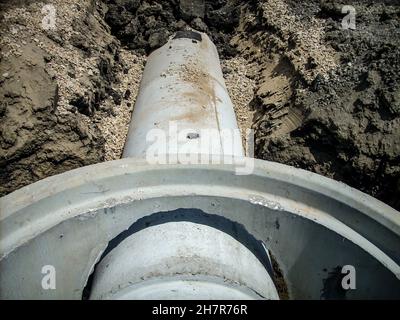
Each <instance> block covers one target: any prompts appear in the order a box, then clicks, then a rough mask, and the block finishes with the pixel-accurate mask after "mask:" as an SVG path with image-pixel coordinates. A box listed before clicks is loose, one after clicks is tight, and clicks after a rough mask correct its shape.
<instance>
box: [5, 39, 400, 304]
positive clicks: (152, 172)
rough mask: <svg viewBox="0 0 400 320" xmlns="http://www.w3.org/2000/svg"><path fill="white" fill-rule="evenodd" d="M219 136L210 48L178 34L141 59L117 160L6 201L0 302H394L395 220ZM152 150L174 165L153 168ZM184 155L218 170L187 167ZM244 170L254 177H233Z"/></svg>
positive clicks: (220, 102)
mask: <svg viewBox="0 0 400 320" xmlns="http://www.w3.org/2000/svg"><path fill="white" fill-rule="evenodd" d="M190 66H194V67H193V69H191V67H190ZM191 70H192V71H193V70H195V72H194V74H195V75H196V76H197V77H199V75H201V76H200V79H198V78H197V80H201V81H197V80H196V81H192V79H193V78H191V77H190V75H193V72H192V71H191ZM171 122H173V123H175V125H176V126H177V127H178V130H181V129H182V130H183V131H184V132H185V134H184V135H182V136H181V137H177V136H176V135H175V133H174V132H172V133H171V130H170V128H171ZM225 129H226V130H233V131H235V130H237V124H236V120H235V116H234V112H233V108H232V103H231V101H230V99H229V96H228V94H227V91H226V88H225V85H224V82H223V78H222V74H221V71H220V66H219V62H218V56H217V53H216V50H215V47H214V45H212V43H211V41H210V40H209V39H208V37H207V36H206V35H204V34H199V33H196V32H185V33H178V34H177V36H176V37H175V39H171V40H170V42H169V43H168V44H167V45H166V46H165V47H163V48H161V49H159V50H157V51H155V52H154V53H153V54H152V55H151V56H150V58H149V62H148V65H147V66H146V69H145V73H144V77H143V81H142V84H141V88H140V93H139V96H138V100H137V103H136V105H135V111H134V114H133V118H132V124H131V127H130V130H129V134H128V140H127V142H126V146H125V151H124V157H125V159H122V160H118V161H112V162H107V163H101V164H96V165H92V166H88V167H84V168H80V169H76V170H72V171H70V172H66V173H64V174H61V175H57V176H53V177H49V178H47V179H44V180H42V181H39V182H36V183H34V184H32V185H29V186H26V187H24V188H22V189H20V190H17V191H15V192H13V193H11V194H9V195H7V196H5V197H3V198H1V199H0V275H1V276H0V298H2V299H82V298H84V299H86V298H91V299H179V298H185V299H279V298H290V299H360V298H364V299H383V298H389V299H398V298H400V280H399V279H400V213H399V212H397V211H395V210H394V209H392V208H390V207H389V206H387V205H385V204H383V203H382V202H380V201H378V200H376V199H374V198H372V197H370V196H368V195H366V194H363V193H361V192H360V191H357V190H355V189H352V188H350V187H348V186H346V185H344V184H342V183H339V182H336V181H333V180H330V179H327V178H325V177H322V176H319V175H317V174H313V173H310V172H307V171H304V170H300V169H296V168H292V167H289V166H285V165H281V164H277V163H272V162H268V161H261V160H256V159H251V158H245V157H243V149H242V145H241V143H239V142H240V139H239V140H235V139H232V136H231V137H228V136H227V135H226V134H225V133H224V130H225ZM153 130H156V131H155V132H156V135H153V136H151V134H150V139H149V132H152V133H154V131H153ZM157 130H158V131H157ZM202 130H203V131H204V132H208V131H213V132H216V133H217V135H216V138H215V141H216V142H217V143H215V144H212V145H211V147H210V145H209V144H208V143H207V141H205V140H206V136H205V135H203V131H202ZM207 130H208V131H207ZM157 134H159V136H158V137H159V138H160V137H161V135H162V134H164V135H165V136H164V138H165V139H161V140H158V139H153V140H152V139H151V138H152V137H153V138H154V137H157ZM215 141H214V142H215ZM199 142H201V143H199ZM203 145H205V146H207V148H204V146H203ZM225 145H228V146H230V147H228V148H225ZM181 148H183V149H181ZM149 149H150V150H152V151H151V152H149ZM154 151H156V153H157V154H158V155H163V154H164V155H167V154H168V156H169V157H168V159H167V160H168V162H167V163H157V162H153V161H149V157H148V156H149V153H150V154H154ZM180 153H189V154H204V153H205V154H206V155H207V154H208V155H218V156H220V157H221V159H222V160H223V161H222V162H220V163H214V164H206V163H200V164H199V163H186V164H183V163H182V161H181V160H180V158H179V154H180ZM171 155H173V156H171ZM176 155H178V156H176ZM232 156H235V158H234V161H232ZM133 157H134V158H133ZM150 160H151V159H150ZM239 165H243V166H245V167H248V168H251V169H252V170H250V171H249V172H247V174H246V175H239V174H237V169H238V166H239Z"/></svg>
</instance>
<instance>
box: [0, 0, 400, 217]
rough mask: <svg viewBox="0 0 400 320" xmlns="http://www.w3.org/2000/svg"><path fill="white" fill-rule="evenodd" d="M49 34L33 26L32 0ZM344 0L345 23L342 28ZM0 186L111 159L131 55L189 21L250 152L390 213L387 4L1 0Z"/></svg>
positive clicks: (396, 174) (398, 190)
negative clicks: (51, 23)
mask: <svg viewBox="0 0 400 320" xmlns="http://www.w3.org/2000/svg"><path fill="white" fill-rule="evenodd" d="M45 5H52V6H54V8H55V9H56V17H57V19H56V29H43V25H42V23H43V20H42V19H43V15H44V14H46V12H47V11H45V12H44V13H43V7H44V6H45ZM344 5H352V6H353V7H354V8H355V12H356V14H355V22H356V25H355V29H347V30H345V29H343V27H342V20H343V18H345V17H346V14H343V13H342V8H343V6H344ZM0 9H1V12H2V16H3V17H2V21H3V22H2V24H1V26H0V35H1V40H0V41H1V60H0V71H1V72H0V76H1V79H0V84H1V87H0V97H1V104H0V166H1V171H0V182H1V185H0V194H1V195H4V194H7V193H9V192H12V191H13V190H16V189H18V188H20V187H22V186H24V185H27V184H29V183H32V182H34V181H37V180H39V179H42V178H44V177H47V176H50V175H53V174H57V173H61V172H64V171H67V170H70V169H73V168H76V167H80V166H84V165H89V164H92V163H97V162H101V161H104V160H113V159H118V158H119V157H120V156H121V151H122V147H123V143H124V140H125V136H126V132H127V126H128V123H129V120H130V114H131V111H132V108H133V105H134V100H135V97H136V94H137V90H138V86H139V82H140V77H141V73H142V70H143V66H144V63H145V60H146V58H145V56H146V55H147V54H148V53H150V52H151V51H152V50H155V49H156V48H158V47H160V46H161V45H163V44H164V43H165V42H166V41H167V40H168V38H169V37H170V36H171V35H172V34H173V33H174V32H176V31H178V30H183V29H187V28H194V29H196V30H199V31H203V32H206V33H208V34H209V35H210V36H211V38H212V40H213V41H214V42H215V44H216V45H217V48H218V51H219V54H220V57H221V63H222V67H223V72H224V76H225V79H226V83H227V87H228V91H229V93H230V95H231V98H232V100H233V102H234V105H235V111H236V114H237V118H238V122H239V125H240V127H241V128H242V129H246V128H250V127H252V128H254V130H255V134H256V144H255V151H256V154H255V155H256V157H258V158H261V159H265V160H271V161H277V162H280V163H285V164H289V165H292V166H296V167H299V168H304V169H307V170H311V171H314V172H317V173H319V174H322V175H325V176H328V177H331V178H334V179H336V180H339V181H342V182H345V183H347V184H349V185H351V186H353V187H355V188H358V189H360V190H362V191H364V192H366V193H368V194H370V195H372V196H374V197H377V198H378V199H381V200H382V201H384V202H386V203H388V204H389V205H391V206H393V207H394V208H397V209H400V202H399V200H398V199H399V198H400V197H399V195H400V104H399V103H400V102H399V101H400V94H399V93H400V81H399V74H400V73H399V71H400V70H399V69H400V53H399V49H398V48H399V42H400V37H399V30H400V28H399V21H400V19H399V18H400V5H399V4H398V2H397V1H372V0H371V1H369V0H365V1H346V2H341V1H329V0H321V1H319V0H318V1H317V0H312V1H307V2H306V3H304V2H299V1H292V0H249V1H236V0H217V1H203V0H190V1H189V0H187V1H186V0H161V1H142V0H103V1H97V2H96V1H92V0H84V1H77V0H67V1H60V0H51V1H50V0H49V1H46V2H45V3H43V2H39V1H23V0H19V1H3V3H2V4H1V8H0Z"/></svg>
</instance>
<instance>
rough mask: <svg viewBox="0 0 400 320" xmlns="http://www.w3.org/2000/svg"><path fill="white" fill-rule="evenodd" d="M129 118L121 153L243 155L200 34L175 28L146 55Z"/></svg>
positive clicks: (212, 56) (210, 49)
mask: <svg viewBox="0 0 400 320" xmlns="http://www.w3.org/2000/svg"><path fill="white" fill-rule="evenodd" d="M132 119H133V121H132V122H131V125H130V129H129V133H128V137H127V141H126V144H125V148H124V154H123V157H125V158H127V157H136V158H147V159H149V155H150V156H152V155H153V153H165V154H169V156H170V157H171V156H175V157H176V155H177V154H182V153H187V154H205V155H207V154H211V155H222V154H224V155H227V156H228V155H233V156H237V157H241V156H243V155H244V152H243V146H242V140H241V135H240V132H239V129H238V125H237V122H236V117H235V112H234V110H233V105H232V102H231V99H230V98H229V94H228V92H227V89H226V87H225V82H224V78H223V75H222V71H221V66H220V63H219V58H218V53H217V49H216V48H215V46H214V44H213V43H212V42H211V40H210V39H209V37H208V36H207V35H206V34H204V33H197V32H193V31H182V32H178V33H177V34H176V36H175V37H174V38H173V39H171V40H170V41H169V42H168V43H167V44H166V45H164V46H163V47H161V48H160V49H158V50H156V51H154V52H153V53H152V54H151V55H150V56H149V58H148V61H147V64H146V68H145V70H144V73H143V78H142V81H141V84H140V92H139V95H138V97H137V101H136V104H135V109H134V112H133V116H132ZM167 160H168V159H167Z"/></svg>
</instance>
